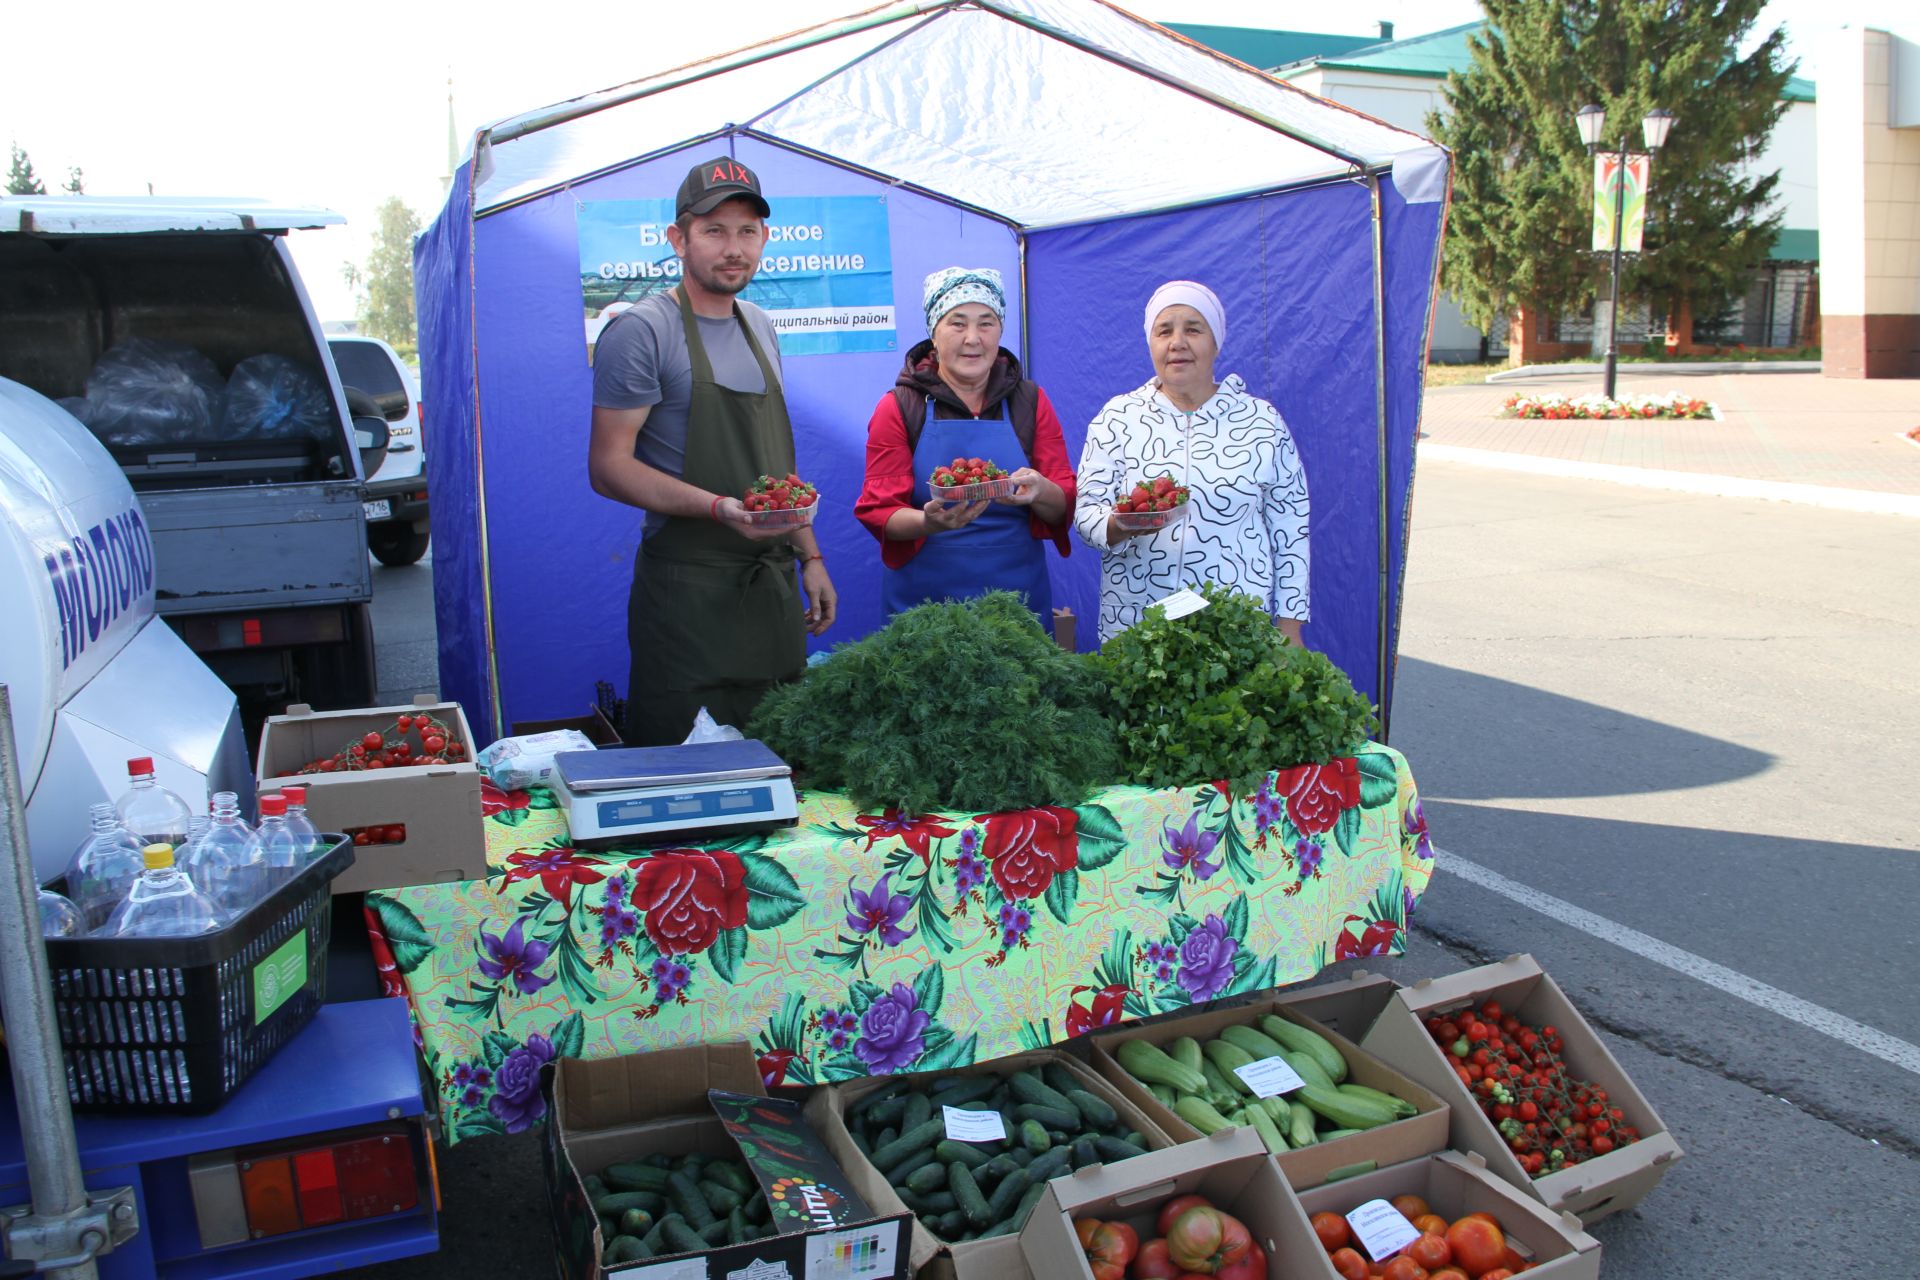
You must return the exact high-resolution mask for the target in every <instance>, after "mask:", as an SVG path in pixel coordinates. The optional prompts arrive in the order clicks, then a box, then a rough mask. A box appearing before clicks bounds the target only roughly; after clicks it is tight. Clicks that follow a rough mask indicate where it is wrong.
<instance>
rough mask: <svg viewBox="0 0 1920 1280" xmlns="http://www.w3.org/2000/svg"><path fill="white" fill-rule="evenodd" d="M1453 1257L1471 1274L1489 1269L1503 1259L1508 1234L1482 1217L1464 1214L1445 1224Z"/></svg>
mask: <svg viewBox="0 0 1920 1280" xmlns="http://www.w3.org/2000/svg"><path fill="white" fill-rule="evenodd" d="M1447 1243H1448V1244H1449V1245H1451V1246H1452V1247H1453V1260H1454V1262H1455V1263H1456V1264H1457V1265H1458V1266H1459V1267H1460V1268H1461V1269H1462V1270H1464V1271H1465V1272H1466V1273H1467V1274H1468V1275H1470V1276H1477V1275H1480V1274H1481V1273H1482V1272H1485V1271H1491V1270H1493V1269H1494V1268H1495V1267H1497V1266H1499V1265H1500V1264H1501V1263H1502V1262H1503V1261H1505V1259H1506V1255H1507V1238H1506V1236H1505V1235H1503V1234H1502V1233H1501V1231H1500V1228H1499V1227H1497V1226H1495V1225H1494V1224H1492V1223H1491V1222H1488V1221H1487V1220H1486V1219H1485V1218H1479V1217H1466V1218H1461V1219H1460V1220H1459V1221H1457V1222H1455V1223H1454V1224H1453V1225H1452V1226H1451V1227H1448V1228H1447Z"/></svg>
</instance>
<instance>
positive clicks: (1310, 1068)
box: [1280, 1049, 1333, 1089]
mask: <svg viewBox="0 0 1920 1280" xmlns="http://www.w3.org/2000/svg"><path fill="white" fill-rule="evenodd" d="M1280 1056H1281V1057H1282V1058H1285V1059H1286V1060H1287V1065H1288V1066H1290V1067H1292V1068H1293V1074H1295V1075H1297V1076H1299V1077H1300V1078H1301V1079H1302V1080H1305V1081H1306V1082H1307V1083H1308V1084H1317V1085H1319V1086H1320V1087H1322V1088H1324V1089H1331V1088H1333V1077H1332V1076H1330V1075H1328V1074H1327V1073H1326V1071H1325V1069H1324V1068H1322V1067H1321V1065H1320V1063H1319V1061H1318V1060H1317V1059H1315V1058H1314V1056H1313V1055H1312V1054H1310V1053H1301V1052H1300V1051H1299V1050H1298V1049H1288V1050H1286V1051H1285V1052H1284V1053H1282V1054H1281V1055H1280Z"/></svg>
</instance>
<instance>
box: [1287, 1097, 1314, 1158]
mask: <svg viewBox="0 0 1920 1280" xmlns="http://www.w3.org/2000/svg"><path fill="white" fill-rule="evenodd" d="M1296 1092H1298V1091H1297V1090H1296ZM1289 1105H1290V1109H1289V1112H1288V1115H1287V1141H1288V1142H1291V1143H1292V1144H1293V1145H1294V1146H1296V1147H1310V1146H1312V1145H1313V1144H1314V1143H1316V1142H1318V1141H1320V1139H1319V1137H1318V1136H1316V1135H1315V1134H1314V1131H1313V1128H1314V1124H1313V1121H1314V1116H1313V1110H1312V1108H1310V1107H1307V1106H1304V1105H1298V1104H1289Z"/></svg>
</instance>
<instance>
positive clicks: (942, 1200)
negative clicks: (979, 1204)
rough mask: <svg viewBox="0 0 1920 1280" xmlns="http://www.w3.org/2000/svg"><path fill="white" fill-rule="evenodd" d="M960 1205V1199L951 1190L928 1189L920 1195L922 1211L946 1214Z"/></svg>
mask: <svg viewBox="0 0 1920 1280" xmlns="http://www.w3.org/2000/svg"><path fill="white" fill-rule="evenodd" d="M959 1207H960V1200H959V1198H958V1197H957V1196H955V1195H954V1194H953V1192H952V1191H951V1190H946V1191H929V1192H927V1194H925V1195H923V1196H921V1197H920V1211H921V1212H922V1213H933V1214H948V1213H952V1212H953V1211H954V1210H955V1209H957V1208H959Z"/></svg>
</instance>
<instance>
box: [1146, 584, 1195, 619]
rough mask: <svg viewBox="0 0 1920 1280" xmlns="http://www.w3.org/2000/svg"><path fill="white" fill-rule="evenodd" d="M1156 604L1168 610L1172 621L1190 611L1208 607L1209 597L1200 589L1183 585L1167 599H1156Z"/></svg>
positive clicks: (1168, 615) (1168, 617)
mask: <svg viewBox="0 0 1920 1280" xmlns="http://www.w3.org/2000/svg"><path fill="white" fill-rule="evenodd" d="M1154 604H1157V605H1159V606H1160V607H1161V608H1162V609H1165V610H1166V611H1167V621H1169V622H1171V621H1173V619H1175V618H1184V617H1186V616H1187V615H1188V614H1190V613H1198V612H1200V611H1201V610H1202V609H1204V608H1206V607H1207V598H1206V597H1205V596H1203V595H1201V594H1200V593H1199V592H1198V591H1194V590H1192V589H1190V588H1187V587H1182V588H1181V589H1180V590H1178V591H1176V592H1174V593H1173V594H1172V595H1170V596H1168V597H1167V598H1166V599H1165V600H1156V601H1154ZM1151 607H1152V606H1149V608H1151Z"/></svg>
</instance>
